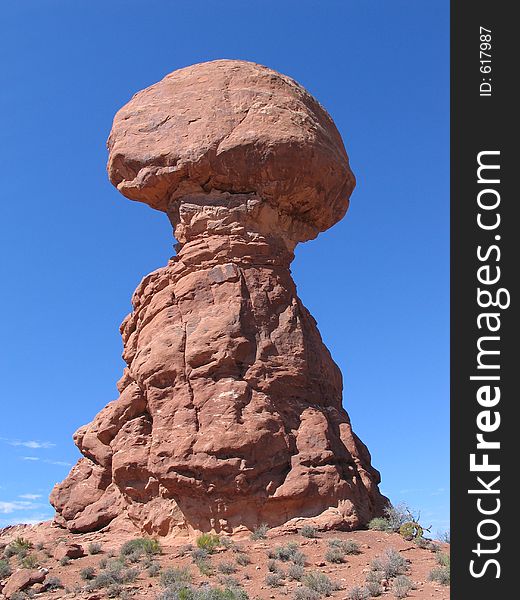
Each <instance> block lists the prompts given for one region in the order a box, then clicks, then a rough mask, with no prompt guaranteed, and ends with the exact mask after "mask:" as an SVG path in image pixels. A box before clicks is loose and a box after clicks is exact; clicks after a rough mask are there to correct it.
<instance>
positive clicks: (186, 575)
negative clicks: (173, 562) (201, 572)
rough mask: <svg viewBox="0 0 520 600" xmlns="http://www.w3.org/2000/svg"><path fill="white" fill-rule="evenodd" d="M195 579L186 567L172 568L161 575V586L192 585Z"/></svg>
mask: <svg viewBox="0 0 520 600" xmlns="http://www.w3.org/2000/svg"><path fill="white" fill-rule="evenodd" d="M192 579H193V577H192V575H191V573H190V571H189V569H187V568H186V567H179V568H174V567H170V568H168V569H165V570H164V571H163V572H162V573H161V585H162V586H163V587H169V586H172V585H174V584H177V585H178V584H186V583H191V581H192Z"/></svg>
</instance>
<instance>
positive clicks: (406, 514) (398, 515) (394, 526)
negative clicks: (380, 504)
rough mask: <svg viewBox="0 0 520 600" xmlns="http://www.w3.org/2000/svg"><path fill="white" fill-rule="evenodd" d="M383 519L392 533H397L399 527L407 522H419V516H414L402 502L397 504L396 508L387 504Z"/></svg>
mask: <svg viewBox="0 0 520 600" xmlns="http://www.w3.org/2000/svg"><path fill="white" fill-rule="evenodd" d="M385 517H386V518H387V520H388V523H389V525H390V529H391V530H392V531H399V528H400V527H401V525H403V524H404V523H406V522H407V521H411V522H414V523H418V521H419V516H415V515H414V514H413V513H412V511H411V509H410V508H409V507H408V505H407V504H405V503H404V502H401V503H399V504H398V505H397V506H392V505H391V504H389V505H388V506H387V507H386V509H385Z"/></svg>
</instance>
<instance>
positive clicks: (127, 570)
mask: <svg viewBox="0 0 520 600" xmlns="http://www.w3.org/2000/svg"><path fill="white" fill-rule="evenodd" d="M264 536H265V537H264ZM308 536H311V537H308ZM253 537H256V538H260V539H252V536H251V535H245V534H244V535H238V536H232V537H222V536H221V537H220V538H218V537H217V536H215V535H211V534H209V535H208V534H206V535H203V536H202V537H201V536H198V537H196V536H194V537H193V538H192V539H188V538H177V539H168V540H154V539H153V538H136V537H135V536H131V535H117V536H114V534H110V533H109V532H96V533H88V534H74V535H73V534H70V533H69V532H67V531H66V530H64V529H61V528H58V527H56V526H54V525H53V524H52V523H51V522H45V523H41V524H38V525H18V526H14V527H9V528H6V529H4V530H2V531H1V532H0V554H3V558H2V559H1V561H2V562H0V566H1V567H2V568H1V569H0V590H2V592H3V593H0V597H1V598H6V597H7V598H11V599H12V600H22V599H24V598H32V597H34V598H38V599H41V600H50V599H58V598H64V599H65V598H78V599H79V598H81V599H85V600H102V599H104V598H135V599H145V598H146V599H161V600H174V599H176V598H178V599H179V600H189V599H191V598H195V599H199V598H201V599H203V598H204V599H206V598H207V599H211V600H213V599H214V600H220V599H222V600H234V599H235V598H236V599H237V600H242V599H245V598H249V599H251V600H260V599H262V600H267V599H273V598H294V599H296V600H317V599H318V598H324V597H330V598H336V599H338V600H339V599H342V600H343V599H345V600H364V599H366V598H370V597H377V596H380V597H382V598H404V597H407V598H411V599H412V598H413V599H417V600H426V599H430V598H435V599H436V600H447V599H448V598H449V595H450V594H449V585H448V582H446V583H441V582H440V581H439V580H437V581H436V580H432V575H431V574H432V571H433V573H434V574H437V579H441V580H442V579H443V573H446V572H447V573H448V577H449V558H448V556H449V544H446V543H441V542H437V541H435V542H433V541H429V540H427V539H425V538H423V539H422V541H420V542H417V541H407V540H405V539H403V537H402V536H401V535H400V534H398V533H387V532H382V531H370V530H363V531H353V532H338V531H334V532H325V533H323V532H316V531H312V530H306V529H304V530H300V531H299V532H293V533H288V532H286V531H284V530H283V529H281V528H279V529H278V530H277V529H272V530H267V531H258V532H257V535H253ZM75 556H77V558H74V557H75ZM442 565H444V566H442ZM30 574H33V575H34V579H35V580H40V581H39V582H37V583H34V584H32V585H29V586H28V587H26V588H25V589H24V590H23V591H22V590H16V589H15V587H16V585H18V584H17V581H28V580H30ZM439 575H440V577H439ZM434 577H435V575H434ZM10 580H11V582H14V584H13V583H11V585H9V581H10ZM5 594H7V595H5Z"/></svg>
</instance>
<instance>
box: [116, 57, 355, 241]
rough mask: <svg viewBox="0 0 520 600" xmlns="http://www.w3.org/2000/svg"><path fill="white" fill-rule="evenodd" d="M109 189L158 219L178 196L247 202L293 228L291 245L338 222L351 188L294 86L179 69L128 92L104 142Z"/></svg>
mask: <svg viewBox="0 0 520 600" xmlns="http://www.w3.org/2000/svg"><path fill="white" fill-rule="evenodd" d="M108 148H109V161H108V172H109V176H110V180H111V182H112V183H113V184H114V185H115V186H116V187H117V188H118V190H119V191H120V192H121V193H122V194H124V195H125V196H126V197H127V198H130V199H131V200H138V201H139V202H144V203H146V204H148V205H150V206H151V207H152V208H155V209H158V210H162V211H165V212H166V211H167V210H168V204H169V203H170V201H172V200H176V199H178V198H180V197H182V196H186V195H190V194H193V193H200V192H211V191H214V190H220V191H224V192H230V193H240V194H248V193H255V194H256V195H257V196H259V197H260V198H262V199H263V200H265V201H266V202H268V203H269V204H270V205H271V206H272V207H274V208H276V209H277V210H278V212H279V213H280V214H282V215H283V216H284V218H285V219H286V220H287V217H290V219H296V220H299V221H302V225H305V227H302V228H300V230H301V231H302V232H303V231H305V232H306V233H304V234H302V235H301V236H300V241H304V240H305V239H310V238H312V237H314V236H315V235H317V234H318V232H319V231H324V230H325V229H328V228H329V227H331V226H332V225H334V223H336V222H337V221H339V220H340V219H341V218H342V217H343V216H344V214H345V212H346V210H347V208H348V199H349V196H350V194H351V192H352V190H353V188H354V185H355V179H354V176H353V174H352V172H351V170H350V168H349V162H348V157H347V154H346V152H345V148H344V146H343V142H342V139H341V136H340V134H339V132H338V130H337V129H336V126H335V125H334V122H333V121H332V119H331V118H330V116H329V115H328V114H327V112H326V111H325V110H324V109H323V108H322V106H321V105H320V104H319V103H318V102H317V101H316V100H315V99H314V98H313V97H312V96H311V95H310V94H309V93H308V92H307V91H306V90H305V89H304V88H303V87H301V86H300V85H299V84H298V83H296V82H295V81H294V80H292V79H290V78H289V77H286V76H284V75H281V74H280V73H277V72H276V71H273V70H271V69H268V68H267V67H263V66H261V65H257V64H255V63H250V62H245V61H238V60H216V61H212V62H206V63H201V64H197V65H193V66H190V67H186V68H184V69H179V70H178V71H174V72H173V73H171V74H169V75H167V76H166V77H165V78H164V79H163V80H162V81H160V82H158V83H156V84H154V85H152V86H150V87H148V88H146V89H145V90H143V91H141V92H139V93H137V94H136V95H135V96H134V97H133V98H132V99H131V100H130V102H129V103H128V104H126V105H125V106H124V107H123V108H122V109H121V110H120V111H119V112H118V113H117V114H116V116H115V119H114V124H113V127H112V131H111V133H110V137H109V139H108Z"/></svg>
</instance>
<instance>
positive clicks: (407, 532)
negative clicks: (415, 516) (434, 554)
mask: <svg viewBox="0 0 520 600" xmlns="http://www.w3.org/2000/svg"><path fill="white" fill-rule="evenodd" d="M399 533H400V534H401V535H402V536H403V537H404V539H405V540H414V539H417V538H422V536H423V534H424V529H423V528H422V527H421V526H420V525H419V523H416V522H415V521H406V523H403V524H402V525H401V526H400V527H399Z"/></svg>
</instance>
